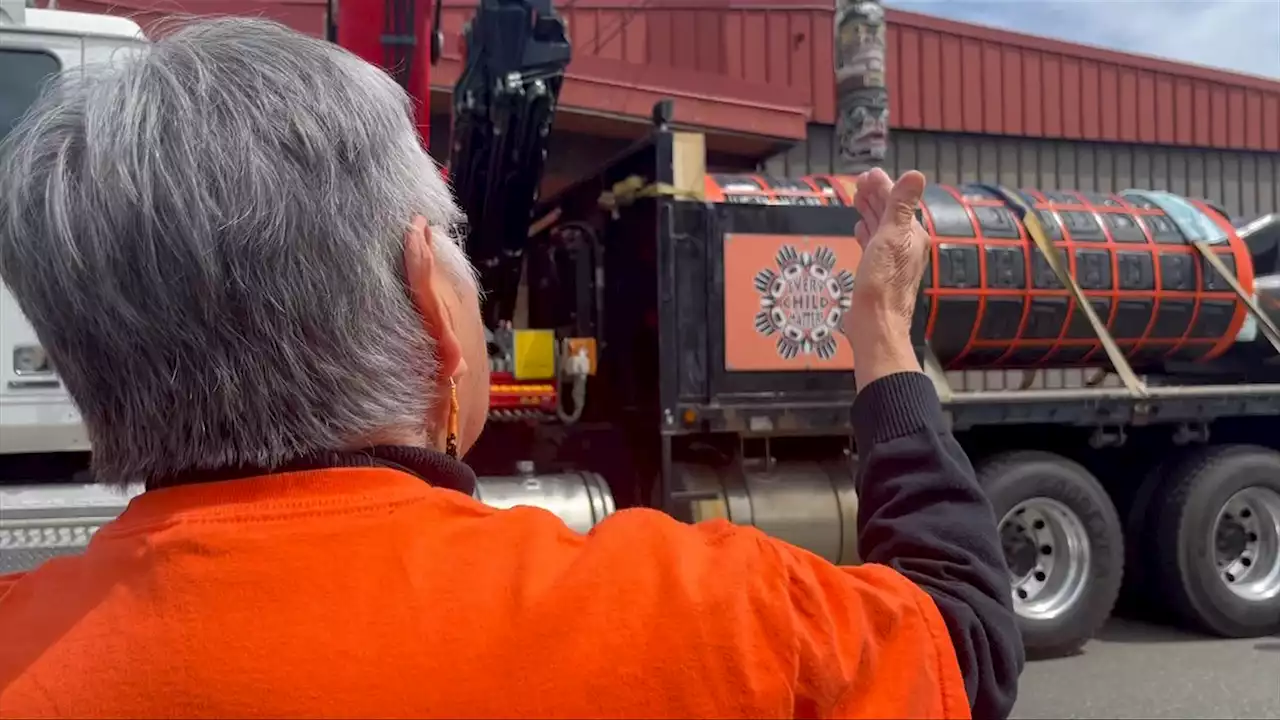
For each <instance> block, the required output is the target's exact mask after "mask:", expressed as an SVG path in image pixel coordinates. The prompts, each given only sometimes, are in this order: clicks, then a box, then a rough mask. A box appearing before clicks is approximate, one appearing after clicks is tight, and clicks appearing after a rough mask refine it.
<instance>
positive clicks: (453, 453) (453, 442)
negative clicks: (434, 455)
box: [444, 378, 458, 458]
mask: <svg viewBox="0 0 1280 720" xmlns="http://www.w3.org/2000/svg"><path fill="white" fill-rule="evenodd" d="M444 452H445V454H446V455H448V456H449V457H451V458H456V457H458V383H456V382H454V380H453V378H449V434H448V436H446V437H445V441H444Z"/></svg>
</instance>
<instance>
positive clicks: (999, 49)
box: [886, 11, 1280, 151]
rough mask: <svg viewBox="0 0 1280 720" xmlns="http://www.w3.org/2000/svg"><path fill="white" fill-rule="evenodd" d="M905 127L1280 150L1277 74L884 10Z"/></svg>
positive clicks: (898, 111)
mask: <svg viewBox="0 0 1280 720" xmlns="http://www.w3.org/2000/svg"><path fill="white" fill-rule="evenodd" d="M887 40H888V49H887V52H888V57H887V58H886V59H887V67H888V76H889V77H888V85H889V102H890V118H891V121H892V123H893V126H894V127H895V128H901V129H905V130H924V131H945V132H965V133H978V134H991V135H1023V136H1026V137H1039V138H1052V139H1067V140H1094V141H1103V142H1127V143H1146V144H1155V145H1182V146H1197V147H1208V148H1220V149H1230V150H1264V151H1277V150H1280V82H1278V81H1275V80H1269V79H1266V78H1258V77H1252V76H1248V75H1240V74H1235V73H1229V72H1224V71H1218V70H1211V69H1207V68H1199V67H1192V66H1186V65H1179V64H1176V63H1172V62H1168V61H1163V60H1156V59H1153V58H1145V57H1138V56H1133V55H1125V54H1122V53H1117V52H1111V51H1107V50H1100V49H1096V48H1089V47H1082V46H1078V45H1070V44H1067V43H1062V42H1058V41H1054V40H1044V39H1040V38H1034V37H1031V36H1027V35H1020V34H1017V33H1010V32H1004V31H998V30H992V29H989V28H983V27H977V26H973V25H964V24H960V23H954V22H950V21H946V20H940V19H938V18H933V17H928V16H925V15H917V14H915V13H906V12H898V11H890V12H889V29H888V38H887Z"/></svg>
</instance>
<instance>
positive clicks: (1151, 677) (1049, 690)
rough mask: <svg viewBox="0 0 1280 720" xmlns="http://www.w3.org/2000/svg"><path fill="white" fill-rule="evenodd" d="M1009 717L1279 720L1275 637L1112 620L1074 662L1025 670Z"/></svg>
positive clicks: (1279, 642) (1278, 641)
mask: <svg viewBox="0 0 1280 720" xmlns="http://www.w3.org/2000/svg"><path fill="white" fill-rule="evenodd" d="M1013 717H1014V718H1025V719H1028V720H1029V719H1030V718H1271V719H1273V720H1274V719H1280V636H1276V637H1269V638H1265V639H1262V640H1257V639H1254V640H1220V639H1216V638H1205V637H1202V636H1198V635H1190V634H1187V633H1183V632H1180V631H1177V630H1172V629H1169V628H1166V627H1160V626H1154V625H1145V624H1141V623H1137V622H1133V621H1129V620H1120V619H1116V620H1112V621H1111V622H1110V623H1109V624H1108V625H1107V626H1106V627H1105V628H1104V629H1103V631H1102V633H1101V634H1100V635H1099V637H1097V638H1095V639H1094V640H1093V641H1092V642H1090V643H1089V644H1088V645H1086V646H1085V648H1084V650H1083V651H1082V652H1081V653H1080V654H1079V655H1076V656H1074V657H1068V658H1061V659H1055V660H1040V661H1035V662H1030V663H1028V664H1027V668H1026V670H1025V671H1024V672H1023V674H1022V686H1021V689H1020V690H1019V700H1018V704H1017V706H1016V707H1015V708H1014V711H1013Z"/></svg>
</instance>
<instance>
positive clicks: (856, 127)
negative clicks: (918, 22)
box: [834, 0, 889, 175]
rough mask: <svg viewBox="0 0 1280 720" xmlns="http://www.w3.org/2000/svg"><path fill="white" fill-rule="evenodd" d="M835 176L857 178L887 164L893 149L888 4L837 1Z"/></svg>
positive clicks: (869, 0)
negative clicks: (887, 64) (887, 53)
mask: <svg viewBox="0 0 1280 720" xmlns="http://www.w3.org/2000/svg"><path fill="white" fill-rule="evenodd" d="M835 26H836V37H835V46H836V52H835V64H836V145H837V147H838V155H837V157H836V162H835V168H834V170H835V172H836V173H838V174H849V175H855V174H857V173H860V172H864V171H866V170H870V169H871V168H873V167H880V166H881V165H883V164H884V161H885V156H886V154H887V153H888V149H889V90H888V88H887V87H886V86H885V52H884V49H885V22H884V6H883V5H881V3H880V2H879V0H837V3H836V22H835Z"/></svg>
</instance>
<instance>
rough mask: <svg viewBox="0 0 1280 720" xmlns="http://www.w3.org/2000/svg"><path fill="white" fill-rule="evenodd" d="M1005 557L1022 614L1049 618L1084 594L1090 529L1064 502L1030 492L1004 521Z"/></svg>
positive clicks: (1001, 529)
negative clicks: (1033, 494) (1030, 494)
mask: <svg viewBox="0 0 1280 720" xmlns="http://www.w3.org/2000/svg"><path fill="white" fill-rule="evenodd" d="M1000 537H1001V541H1002V544H1003V548H1004V555H1005V562H1006V563H1008V565H1009V574H1010V576H1011V578H1010V579H1011V581H1012V585H1013V606H1014V610H1015V611H1016V612H1017V613H1018V615H1020V616H1022V617H1025V618H1029V619H1035V620H1051V619H1054V618H1056V617H1058V616H1060V615H1062V614H1063V613H1065V612H1067V611H1069V610H1070V609H1071V608H1072V607H1074V606H1075V604H1076V602H1077V601H1078V600H1079V599H1080V598H1081V596H1083V594H1084V589H1085V585H1086V583H1087V581H1088V577H1089V572H1088V568H1089V564H1090V548H1089V535H1088V533H1087V531H1086V530H1085V527H1084V523H1083V522H1082V521H1081V520H1080V518H1079V516H1077V515H1076V514H1075V513H1074V512H1073V511H1072V510H1071V509H1070V508H1068V507H1067V506H1066V505H1064V504H1062V503H1060V502H1058V501H1057V500H1053V499H1050V498H1031V499H1029V500H1024V501H1022V502H1020V503H1018V504H1017V505H1015V506H1014V507H1013V509H1011V510H1010V511H1009V512H1008V513H1006V514H1005V516H1004V518H1003V519H1002V520H1001V521H1000Z"/></svg>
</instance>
